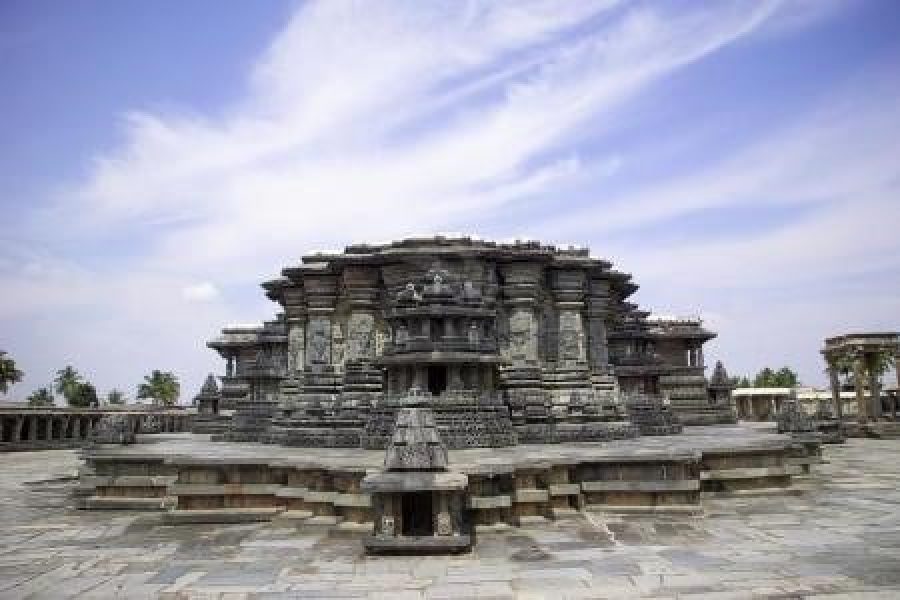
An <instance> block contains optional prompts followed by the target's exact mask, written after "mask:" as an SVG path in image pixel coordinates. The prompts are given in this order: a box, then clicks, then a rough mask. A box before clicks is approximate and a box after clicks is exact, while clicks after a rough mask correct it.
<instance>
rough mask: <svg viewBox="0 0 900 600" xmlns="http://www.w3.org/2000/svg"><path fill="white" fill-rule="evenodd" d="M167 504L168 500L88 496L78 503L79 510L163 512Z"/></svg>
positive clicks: (169, 501)
mask: <svg viewBox="0 0 900 600" xmlns="http://www.w3.org/2000/svg"><path fill="white" fill-rule="evenodd" d="M169 503H171V500H170V499H169V498H138V497H129V496H88V497H86V498H81V499H80V500H79V501H78V504H79V508H84V509H88V510H165V509H166V508H168V505H169Z"/></svg>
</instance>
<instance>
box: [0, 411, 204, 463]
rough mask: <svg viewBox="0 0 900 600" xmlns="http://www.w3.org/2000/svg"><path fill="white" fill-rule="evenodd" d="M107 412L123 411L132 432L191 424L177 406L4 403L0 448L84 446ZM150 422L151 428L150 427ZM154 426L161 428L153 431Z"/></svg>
mask: <svg viewBox="0 0 900 600" xmlns="http://www.w3.org/2000/svg"><path fill="white" fill-rule="evenodd" d="M107 414H116V415H123V416H124V417H125V418H126V419H127V420H128V422H129V427H130V428H131V429H132V430H133V431H134V432H135V433H157V432H159V433H169V432H179V431H187V430H188V428H189V427H190V425H189V419H190V415H189V414H188V413H186V412H184V411H176V410H167V411H162V410H152V411H151V410H147V411H134V410H102V409H77V408H24V407H21V408H19V407H13V408H5V407H4V408H0V452H10V451H22V450H52V449H60V448H78V447H81V446H84V445H85V444H87V443H88V442H89V441H90V439H91V435H92V433H93V431H94V428H95V427H96V426H97V423H99V421H100V419H102V418H103V416H104V415H107ZM151 417H154V418H152V419H151ZM151 422H152V425H153V429H154V431H149V426H150V424H151ZM157 426H158V428H159V430H160V431H155V429H156V428H157Z"/></svg>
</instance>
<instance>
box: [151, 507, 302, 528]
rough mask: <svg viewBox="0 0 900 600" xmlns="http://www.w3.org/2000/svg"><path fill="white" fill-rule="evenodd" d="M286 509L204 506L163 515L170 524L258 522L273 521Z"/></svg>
mask: <svg viewBox="0 0 900 600" xmlns="http://www.w3.org/2000/svg"><path fill="white" fill-rule="evenodd" d="M283 510H284V509H282V508H281V507H277V506H276V507H270V508H204V509H196V510H185V509H174V510H170V511H169V512H167V513H165V514H164V515H163V520H164V521H165V522H166V523H168V524H170V525H181V524H186V523H257V522H260V521H271V520H272V519H273V518H275V517H276V516H277V515H278V514H279V513H280V512H282V511H283Z"/></svg>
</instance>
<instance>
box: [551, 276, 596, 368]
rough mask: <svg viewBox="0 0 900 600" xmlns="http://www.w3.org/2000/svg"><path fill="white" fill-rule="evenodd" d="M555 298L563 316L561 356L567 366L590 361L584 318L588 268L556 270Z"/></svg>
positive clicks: (560, 335) (554, 280)
mask: <svg viewBox="0 0 900 600" xmlns="http://www.w3.org/2000/svg"><path fill="white" fill-rule="evenodd" d="M551 282H552V287H553V290H552V291H553V299H554V304H555V306H556V309H557V314H558V319H559V321H558V322H559V349H558V353H557V356H558V360H559V363H560V365H562V366H566V367H574V366H581V365H584V364H586V359H587V353H586V350H585V333H584V321H583V318H582V314H583V311H584V307H585V274H584V271H580V270H579V271H576V270H555V271H553V274H552V278H551Z"/></svg>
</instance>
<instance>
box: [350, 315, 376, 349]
mask: <svg viewBox="0 0 900 600" xmlns="http://www.w3.org/2000/svg"><path fill="white" fill-rule="evenodd" d="M348 330H349V331H348V336H347V337H348V340H347V359H348V360H371V359H372V358H374V356H375V344H374V336H375V331H374V330H375V317H374V316H373V315H372V314H371V313H364V312H357V313H353V314H352V315H351V316H350V323H349V326H348Z"/></svg>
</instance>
